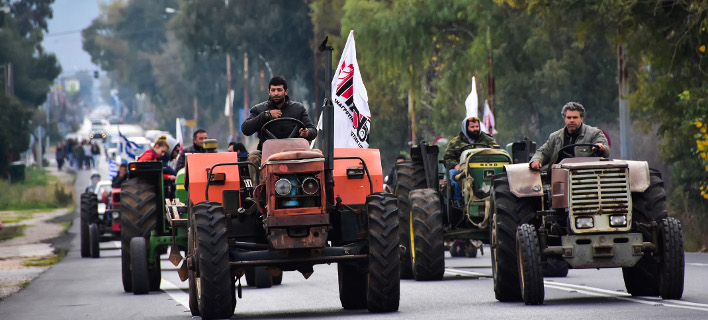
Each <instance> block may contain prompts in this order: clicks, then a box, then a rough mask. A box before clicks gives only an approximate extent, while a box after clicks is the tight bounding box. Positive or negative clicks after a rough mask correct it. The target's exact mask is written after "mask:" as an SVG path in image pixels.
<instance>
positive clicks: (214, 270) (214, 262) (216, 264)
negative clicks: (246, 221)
mask: <svg viewBox="0 0 708 320" xmlns="http://www.w3.org/2000/svg"><path fill="white" fill-rule="evenodd" d="M194 221H195V225H196V235H197V243H196V246H197V251H196V258H197V263H198V264H199V266H198V270H199V272H198V275H197V277H196V285H197V288H199V290H197V294H198V299H199V314H201V317H202V319H226V318H230V317H231V316H232V315H233V314H234V308H235V306H234V305H233V296H234V295H235V294H236V293H235V292H234V291H233V290H232V286H231V284H232V282H233V276H232V275H231V267H230V264H229V262H230V261H229V243H228V242H227V238H226V215H225V214H224V208H223V207H222V206H221V205H220V204H219V203H218V202H210V201H204V202H200V203H198V204H197V205H195V206H194Z"/></svg>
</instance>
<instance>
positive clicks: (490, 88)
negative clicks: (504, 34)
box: [482, 27, 496, 119]
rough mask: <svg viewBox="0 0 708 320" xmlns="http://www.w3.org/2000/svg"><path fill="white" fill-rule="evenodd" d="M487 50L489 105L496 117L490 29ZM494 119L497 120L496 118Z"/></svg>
mask: <svg viewBox="0 0 708 320" xmlns="http://www.w3.org/2000/svg"><path fill="white" fill-rule="evenodd" d="M487 50H488V52H489V57H487V66H488V67H489V73H488V74H487V102H488V103H489V110H490V111H491V112H492V115H494V73H493V72H492V71H493V70H492V66H493V65H494V58H493V56H492V36H491V31H490V30H489V27H487ZM482 116H484V115H482ZM494 118H495V119H496V116H495V117H494Z"/></svg>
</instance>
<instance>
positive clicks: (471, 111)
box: [465, 77, 479, 119]
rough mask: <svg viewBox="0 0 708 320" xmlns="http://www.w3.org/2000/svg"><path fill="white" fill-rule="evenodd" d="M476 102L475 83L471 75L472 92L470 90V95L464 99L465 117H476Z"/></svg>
mask: <svg viewBox="0 0 708 320" xmlns="http://www.w3.org/2000/svg"><path fill="white" fill-rule="evenodd" d="M478 104H479V102H478V101H477V85H476V84H475V82H474V77H472V92H470V95H469V96H467V99H466V100H465V108H466V109H467V113H466V115H465V119H469V118H472V117H474V118H478V116H477V114H478V113H479V111H478V110H477V109H478Z"/></svg>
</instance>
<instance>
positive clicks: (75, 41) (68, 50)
mask: <svg viewBox="0 0 708 320" xmlns="http://www.w3.org/2000/svg"><path fill="white" fill-rule="evenodd" d="M106 1H108V0H55V2H54V4H53V5H52V9H53V10H54V17H53V18H52V19H51V20H49V23H48V26H49V32H48V34H46V35H45V37H44V42H42V45H43V46H44V48H45V50H46V51H47V52H53V53H54V54H55V55H56V56H57V59H59V63H60V64H61V67H62V72H64V73H74V72H76V71H80V70H89V71H93V70H98V67H97V66H95V65H94V64H93V63H91V56H89V54H88V53H86V51H84V50H83V49H82V48H81V29H84V28H86V27H88V26H89V25H90V24H91V21H92V20H93V19H95V18H96V17H98V16H99V14H100V10H99V7H98V6H99V2H106ZM148 1H149V0H148Z"/></svg>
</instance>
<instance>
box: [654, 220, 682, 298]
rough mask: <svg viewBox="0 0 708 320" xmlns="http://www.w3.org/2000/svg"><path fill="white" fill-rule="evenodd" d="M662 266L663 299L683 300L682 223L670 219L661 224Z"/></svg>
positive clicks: (660, 283)
mask: <svg viewBox="0 0 708 320" xmlns="http://www.w3.org/2000/svg"><path fill="white" fill-rule="evenodd" d="M659 243H660V245H661V249H660V250H661V264H660V265H659V272H660V274H659V279H660V282H659V289H660V293H661V298H663V299H681V297H682V296H683V280H684V272H685V264H684V251H683V236H682V235H681V222H679V221H678V220H677V219H675V218H672V217H668V218H666V219H664V220H663V221H662V222H661V223H660V224H659Z"/></svg>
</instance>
